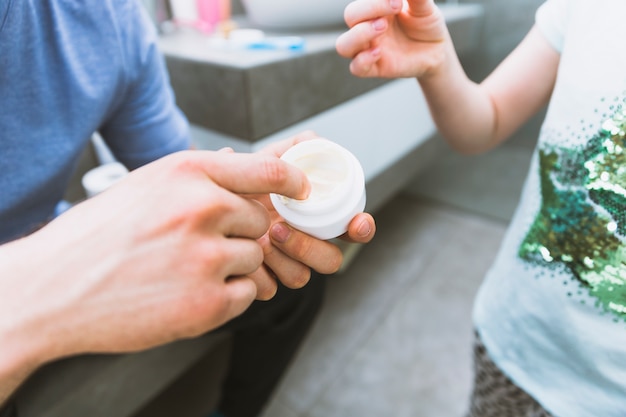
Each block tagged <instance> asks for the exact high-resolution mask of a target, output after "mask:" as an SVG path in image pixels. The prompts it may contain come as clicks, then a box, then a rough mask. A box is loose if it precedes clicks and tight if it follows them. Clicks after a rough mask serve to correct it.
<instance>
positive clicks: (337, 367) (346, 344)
mask: <svg viewBox="0 0 626 417" xmlns="http://www.w3.org/2000/svg"><path fill="white" fill-rule="evenodd" d="M456 221H457V219H456V217H455V216H454V215H451V214H450V213H449V212H446V211H442V210H439V209H438V208H437V207H434V206H430V205H428V204H423V203H421V202H415V201H413V200H411V199H406V198H399V199H396V200H395V201H394V203H393V204H390V205H388V206H387V207H386V208H385V209H384V210H383V211H382V212H381V213H379V214H378V215H377V222H378V225H379V232H378V233H377V236H376V238H375V239H374V241H373V242H372V243H370V244H369V245H366V246H365V247H364V249H363V250H362V251H361V252H360V253H359V255H358V257H357V259H356V260H355V261H354V262H353V264H352V265H351V267H350V268H349V270H348V271H346V272H344V273H343V274H341V275H337V276H335V277H332V278H331V283H330V290H329V292H328V294H327V299H326V302H325V306H324V309H323V311H322V313H321V315H320V317H319V319H318V321H317V323H316V325H315V326H314V328H313V330H312V332H311V334H310V335H309V337H308V339H307V341H306V343H305V344H304V345H303V347H302V351H301V353H300V355H299V356H298V358H297V359H296V365H295V366H294V367H292V369H291V370H290V372H289V373H288V374H287V375H286V377H285V381H284V383H283V386H284V387H286V389H283V390H281V391H280V396H281V400H282V401H283V402H284V403H286V404H287V405H288V406H289V407H291V408H293V409H295V410H297V411H298V412H300V413H302V412H305V411H306V410H309V409H310V408H311V407H312V406H313V405H314V403H315V401H316V400H317V398H318V397H319V395H321V393H323V391H324V390H325V389H326V387H327V386H328V385H329V384H330V383H331V382H332V381H333V380H335V378H337V375H338V373H339V372H341V370H342V366H343V365H344V364H345V363H346V361H348V360H349V359H350V358H351V357H352V355H353V352H354V350H355V349H356V348H358V347H359V346H360V345H362V344H363V343H364V341H365V340H367V338H368V337H370V335H371V333H372V332H373V331H374V330H375V329H376V328H377V327H378V326H379V325H380V323H381V321H383V320H384V318H385V317H386V315H387V314H388V312H389V310H390V309H391V308H393V306H394V305H395V304H396V303H397V301H398V299H399V298H400V297H401V296H402V294H404V293H405V292H406V290H407V289H408V288H409V287H410V286H411V285H412V284H413V281H414V279H415V277H416V276H419V275H420V271H422V270H423V269H424V268H426V267H427V266H428V265H429V263H430V261H431V259H432V257H433V256H434V255H435V253H436V252H437V249H438V248H437V246H438V245H437V244H436V242H439V241H446V240H448V237H449V236H451V235H453V234H454V233H455V230H456V228H457V226H456V224H455V222H456Z"/></svg>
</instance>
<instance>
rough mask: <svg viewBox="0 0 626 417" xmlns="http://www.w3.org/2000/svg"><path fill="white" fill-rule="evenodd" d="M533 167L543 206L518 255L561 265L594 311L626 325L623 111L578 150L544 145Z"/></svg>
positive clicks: (551, 265)
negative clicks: (536, 170)
mask: <svg viewBox="0 0 626 417" xmlns="http://www.w3.org/2000/svg"><path fill="white" fill-rule="evenodd" d="M539 170H540V186H541V198H542V202H541V208H540V209H539V212H538V214H537V216H536V218H535V219H534V222H533V223H532V225H531V227H530V229H529V231H528V233H527V235H526V237H525V239H524V240H523V242H522V244H521V246H520V249H519V253H518V254H519V257H520V258H521V259H522V260H524V261H526V262H529V263H531V264H533V265H540V266H543V267H547V268H564V269H565V270H567V271H569V273H571V274H572V276H573V278H574V279H576V280H577V281H578V282H579V284H580V286H581V287H582V288H586V289H587V290H588V292H589V294H590V295H591V296H592V297H593V298H594V299H595V300H596V305H597V307H598V308H600V309H601V310H602V311H603V312H608V313H611V314H612V315H613V316H614V318H615V320H616V321H618V320H623V321H626V243H624V242H623V237H624V236H626V109H623V108H620V109H619V110H618V111H617V112H616V113H615V114H614V115H613V116H612V117H611V118H610V119H609V120H607V121H606V122H605V123H604V124H603V125H602V128H601V130H600V132H599V133H598V134H596V135H595V136H593V137H592V138H591V140H589V142H588V143H587V144H586V145H585V146H584V147H582V148H576V149H568V148H563V147H554V146H543V147H542V148H541V149H540V150H539ZM568 295H572V293H568ZM582 302H584V301H582Z"/></svg>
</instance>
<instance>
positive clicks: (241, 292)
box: [220, 277, 257, 324]
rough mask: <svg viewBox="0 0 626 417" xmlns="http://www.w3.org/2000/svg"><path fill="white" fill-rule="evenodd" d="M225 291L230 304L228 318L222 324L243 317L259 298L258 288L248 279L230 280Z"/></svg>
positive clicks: (227, 309)
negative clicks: (257, 297)
mask: <svg viewBox="0 0 626 417" xmlns="http://www.w3.org/2000/svg"><path fill="white" fill-rule="evenodd" d="M224 291H225V296H226V299H227V300H228V303H227V306H226V312H225V316H226V317H224V320H223V321H222V323H225V322H227V321H229V320H231V319H233V318H235V317H237V316H239V315H241V314H242V313H243V312H244V311H246V310H247V309H248V307H250V304H252V302H253V301H254V300H255V299H256V296H257V287H256V285H255V283H254V282H253V281H252V280H251V279H250V278H248V277H233V278H230V279H229V280H227V281H226V285H225V287H224ZM222 323H220V324H222Z"/></svg>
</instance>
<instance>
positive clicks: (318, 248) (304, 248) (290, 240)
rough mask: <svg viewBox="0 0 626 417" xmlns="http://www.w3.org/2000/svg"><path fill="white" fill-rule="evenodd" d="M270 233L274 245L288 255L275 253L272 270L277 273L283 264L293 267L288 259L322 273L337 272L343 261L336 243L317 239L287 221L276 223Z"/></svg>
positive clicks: (266, 258)
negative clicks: (282, 255)
mask: <svg viewBox="0 0 626 417" xmlns="http://www.w3.org/2000/svg"><path fill="white" fill-rule="evenodd" d="M269 235H270V238H271V240H272V243H273V246H274V247H275V248H278V249H279V250H280V252H282V253H283V254H284V255H286V256H285V257H284V258H283V257H278V255H279V253H278V252H277V253H276V254H275V258H274V260H273V261H272V262H273V263H272V270H273V271H274V272H275V273H276V274H277V275H279V274H280V272H279V271H280V268H279V267H281V266H282V267H283V268H293V266H290V265H289V264H287V263H286V262H287V260H288V259H291V260H293V261H297V262H299V263H301V264H303V265H306V266H307V267H310V268H313V269H314V270H316V271H317V272H320V273H322V274H332V273H334V272H337V270H339V267H340V266H341V263H342V262H343V256H342V254H341V250H339V248H338V247H337V246H336V245H334V244H332V243H330V242H328V241H324V240H319V239H316V238H314V237H312V236H310V235H307V234H306V233H303V232H301V231H299V230H296V229H294V228H292V227H290V226H288V225H287V224H286V223H282V222H279V223H274V224H273V225H272V227H271V228H270V230H269ZM265 263H268V255H267V253H266V254H265ZM307 280H308V278H307ZM281 281H282V280H281ZM285 285H287V284H285Z"/></svg>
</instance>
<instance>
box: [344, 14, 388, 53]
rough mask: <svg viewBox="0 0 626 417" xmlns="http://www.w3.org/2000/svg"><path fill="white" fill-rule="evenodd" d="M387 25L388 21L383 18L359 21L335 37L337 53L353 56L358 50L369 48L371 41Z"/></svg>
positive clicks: (383, 30)
mask: <svg viewBox="0 0 626 417" xmlns="http://www.w3.org/2000/svg"><path fill="white" fill-rule="evenodd" d="M388 27H389V23H388V22H387V20H386V19H384V18H379V19H375V20H370V21H366V22H363V23H359V24H358V25H356V26H354V27H353V28H352V29H350V30H349V31H348V32H345V33H343V34H341V35H340V36H339V37H338V38H337V41H336V42H335V48H336V49H337V53H338V54H339V55H341V56H343V57H345V58H354V57H355V56H356V55H357V54H359V53H360V52H362V51H364V50H367V49H370V48H371V47H372V41H373V40H374V39H376V38H377V37H378V36H380V35H381V34H383V33H384V32H385V31H386V30H387V28H388Z"/></svg>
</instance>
